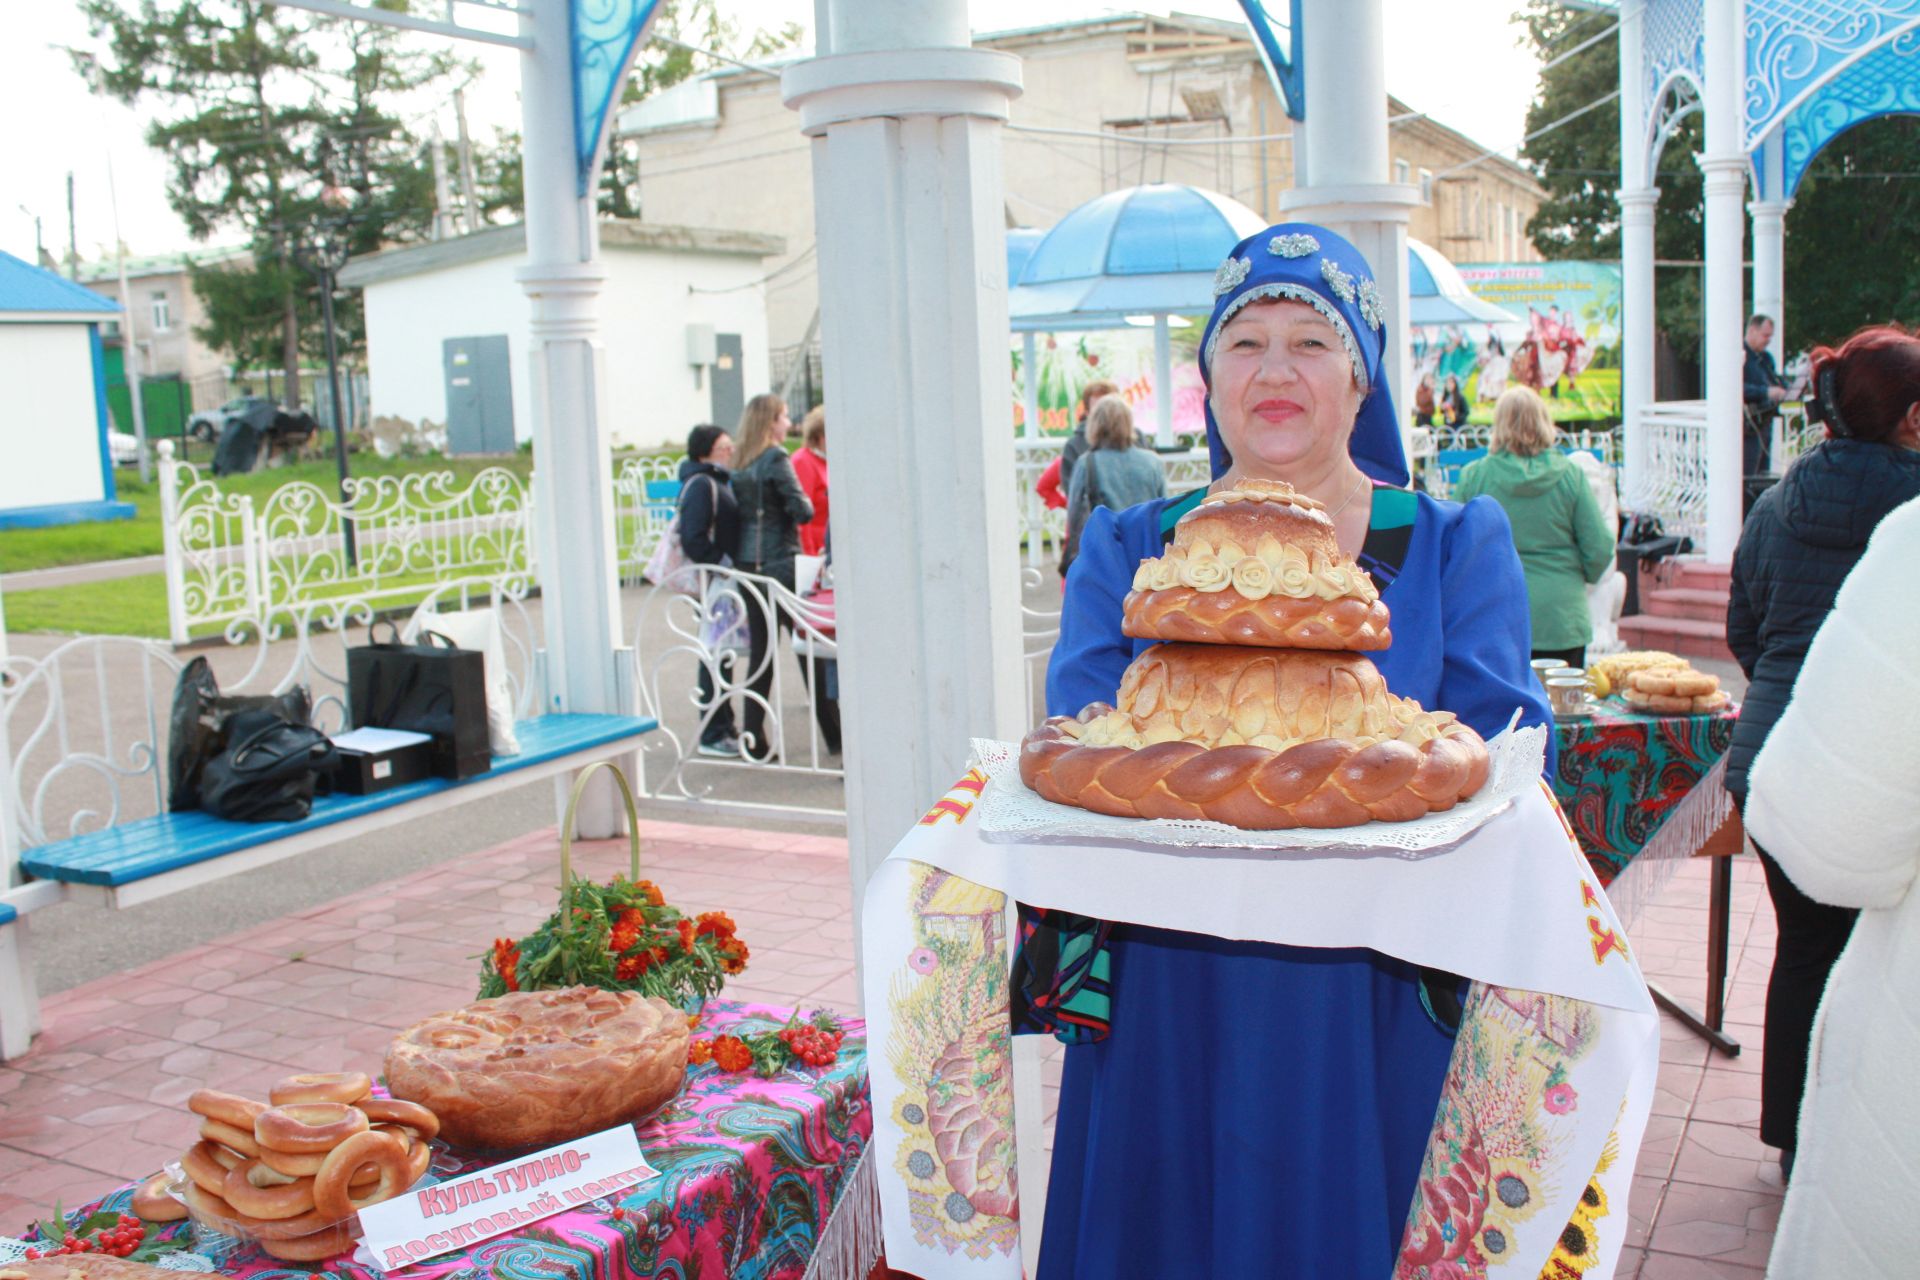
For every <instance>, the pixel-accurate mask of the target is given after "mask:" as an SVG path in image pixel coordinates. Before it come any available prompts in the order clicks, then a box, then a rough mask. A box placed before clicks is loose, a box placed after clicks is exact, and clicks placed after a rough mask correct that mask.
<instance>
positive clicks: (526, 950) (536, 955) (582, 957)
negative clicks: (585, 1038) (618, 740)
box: [480, 760, 748, 1013]
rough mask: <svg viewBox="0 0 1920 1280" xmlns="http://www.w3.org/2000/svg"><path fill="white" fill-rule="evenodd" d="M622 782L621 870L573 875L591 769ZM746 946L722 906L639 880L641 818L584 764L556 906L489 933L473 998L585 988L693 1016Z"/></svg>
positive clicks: (569, 818) (740, 963) (737, 967)
mask: <svg viewBox="0 0 1920 1280" xmlns="http://www.w3.org/2000/svg"><path fill="white" fill-rule="evenodd" d="M597 769H606V770H607V771H609V772H610V773H612V774H613V777H614V781H615V782H617V783H619V786H620V796H621V799H622V800H623V801H624V802H625V803H626V807H627V831H628V857H629V866H628V874H626V875H622V876H616V877H614V879H613V880H612V881H611V882H609V883H607V884H595V883H593V882H592V881H590V880H584V879H581V878H580V877H578V876H576V875H574V873H573V826H574V817H575V815H576V813H577V811H578V809H579V807H580V795H581V792H582V791H583V789H584V788H585V786H586V781H587V779H588V778H589V777H591V776H592V775H593V773H594V771H595V770H597ZM747 956H748V951H747V944H746V943H744V942H742V941H741V940H740V938H739V936H738V935H737V934H736V933H735V932H734V924H733V920H732V919H731V918H730V917H729V916H728V915H727V914H726V913H725V912H722V911H707V912H703V913H701V914H700V915H697V916H691V917H689V916H688V915H686V914H685V913H684V912H682V911H680V910H679V909H678V908H677V907H674V906H672V905H671V904H669V903H668V902H667V901H666V898H665V895H663V894H662V893H661V892H660V889H659V886H657V885H655V884H654V883H653V882H652V881H650V880H643V879H641V878H640V814H639V810H638V808H637V806H636V805H635V804H634V800H633V788H632V787H631V786H630V785H629V784H628V782H627V779H626V775H625V774H623V773H621V772H620V770H619V769H617V768H615V767H614V766H613V765H612V764H611V763H609V762H607V761H604V760H603V761H600V762H598V763H596V764H594V765H592V766H590V767H589V768H587V769H585V770H583V771H582V772H581V774H580V776H579V778H577V779H576V780H575V781H574V784H573V794H572V795H571V796H570V797H569V798H568V801H567V812H566V816H565V818H563V819H562V821H561V826H560V909H559V910H558V911H556V912H554V913H553V914H552V915H551V916H549V917H547V920H546V922H545V923H544V924H542V925H541V926H540V927H539V928H538V929H535V930H534V931H533V932H532V933H530V934H528V935H527V936H526V937H524V938H519V939H512V938H496V939H495V940H494V943H493V946H492V948H491V949H490V950H488V951H487V952H486V953H484V954H483V955H482V956H481V957H480V996H481V998H482V999H485V998H487V997H489V996H498V995H505V994H506V993H507V992H509V991H545V990H551V989H554V988H559V987H574V986H589V987H600V988H603V989H605V990H608V991H633V992H637V993H638V994H640V995H643V996H659V997H660V998H661V999H663V1000H666V1001H667V1002H668V1003H670V1004H673V1005H675V1006H677V1007H679V1008H682V1009H685V1010H687V1011H688V1012H690V1013H691V1012H697V1011H698V1010H699V1009H700V1007H701V1005H703V1004H704V1003H705V1002H706V1001H707V1000H708V998H710V997H712V996H714V995H717V994H719V992H720V989H721V988H722V987H723V986H725V985H726V981H727V979H728V978H729V977H730V976H732V975H733V974H736V973H739V972H740V971H741V970H743V969H745V968H746V967H747Z"/></svg>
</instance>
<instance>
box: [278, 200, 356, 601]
mask: <svg viewBox="0 0 1920 1280" xmlns="http://www.w3.org/2000/svg"><path fill="white" fill-rule="evenodd" d="M320 203H321V204H322V205H323V206H324V207H326V208H327V209H328V210H329V211H330V212H328V213H326V214H323V215H321V216H320V217H319V218H317V219H315V221H314V223H313V226H312V229H311V231H310V233H309V235H308V237H307V239H306V240H305V241H304V242H303V243H301V244H300V246H299V247H298V248H296V249H295V250H294V256H295V258H297V259H298V260H299V262H300V265H302V266H303V267H305V268H306V269H307V270H308V271H311V272H312V273H313V275H314V278H315V279H316V280H317V281H318V282H319V285H320V324H321V327H322V328H323V329H324V330H325V331H326V343H327V399H328V405H329V408H330V411H331V416H332V418H333V460H334V465H335V466H336V467H337V468H338V470H339V473H340V506H341V517H340V533H341V538H342V540H343V543H344V545H345V550H346V556H347V568H348V569H349V570H351V569H354V568H355V567H357V565H358V555H357V551H356V548H355V546H354V541H353V518H352V517H351V516H350V515H348V514H347V512H348V510H350V507H351V504H350V502H349V495H348V492H347V479H348V474H347V422H346V420H345V419H344V418H343V417H342V416H341V413H340V403H341V401H340V347H339V336H338V334H337V333H336V331H335V329H334V323H333V291H334V287H335V284H334V282H335V279H336V277H337V276H338V275H339V272H340V268H341V267H344V266H345V265H346V264H347V253H348V250H349V249H350V248H351V244H352V242H351V240H350V237H349V232H350V229H351V226H352V217H351V216H350V214H349V212H348V210H349V208H350V206H351V204H352V196H351V194H350V193H349V192H347V190H346V189H345V188H342V187H337V186H330V187H328V188H327V189H326V190H325V191H323V192H321V193H320Z"/></svg>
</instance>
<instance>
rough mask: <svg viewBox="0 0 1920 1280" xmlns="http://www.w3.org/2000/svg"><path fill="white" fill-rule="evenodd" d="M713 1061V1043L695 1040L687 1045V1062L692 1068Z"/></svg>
mask: <svg viewBox="0 0 1920 1280" xmlns="http://www.w3.org/2000/svg"><path fill="white" fill-rule="evenodd" d="M711 1061H713V1041H711V1040H693V1041H689V1042H688V1044H687V1062H688V1063H689V1064H690V1065H692V1066H696V1067H697V1066H700V1065H701V1064H702V1063H706V1062H711Z"/></svg>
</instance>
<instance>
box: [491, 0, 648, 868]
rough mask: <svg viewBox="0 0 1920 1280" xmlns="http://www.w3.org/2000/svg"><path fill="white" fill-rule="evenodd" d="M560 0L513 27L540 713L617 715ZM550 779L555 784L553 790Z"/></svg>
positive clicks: (597, 401)
mask: <svg viewBox="0 0 1920 1280" xmlns="http://www.w3.org/2000/svg"><path fill="white" fill-rule="evenodd" d="M567 10H568V5H567V3H566V0H532V3H531V4H529V5H527V6H525V7H523V9H522V11H521V13H522V16H521V19H520V29H521V31H522V33H524V34H526V35H530V36H531V37H532V38H533V47H532V48H531V49H529V50H527V51H526V52H524V53H522V54H521V58H520V77H521V79H520V83H521V90H520V96H521V113H522V117H523V119H524V121H525V133H524V136H525V138H526V143H525V149H524V153H523V155H524V161H523V162H524V165H525V170H526V183H525V187H526V225H527V264H526V266H525V267H524V268H522V269H521V271H520V272H519V280H520V284H521V287H522V288H524V289H525V290H526V292H527V297H528V299H529V300H530V301H531V303H532V311H533V315H532V343H531V350H530V351H529V353H528V354H529V357H530V359H529V363H530V365H531V375H532V384H531V385H532V388H533V396H532V402H533V458H534V486H533V489H534V529H535V546H534V552H535V556H536V558H537V560H538V564H539V570H540V574H539V576H540V591H541V602H540V603H541V613H542V618H543V622H544V629H545V633H546V644H547V651H546V701H545V704H544V706H543V710H545V711H573V712H581V711H598V712H624V711H626V710H628V709H629V708H627V707H626V706H624V705H622V703H623V700H624V699H625V697H626V696H627V695H628V691H629V688H630V686H629V683H628V681H627V680H625V679H623V678H622V673H621V671H620V669H619V668H620V664H621V662H622V661H626V660H628V655H627V654H626V652H625V650H623V649H622V648H621V644H622V640H621V631H622V629H621V621H620V590H619V581H618V575H617V573H616V560H615V552H614V520H613V466H612V448H611V446H612V441H611V436H610V434H609V431H608V426H607V424H608V421H609V417H610V415H609V414H608V411H607V396H606V378H605V371H604V367H603V362H602V354H603V353H602V348H601V343H600V327H599V312H598V303H599V296H600V289H601V286H602V285H603V284H604V282H605V280H606V273H605V271H604V270H603V269H602V268H601V267H600V265H599V263H598V262H597V261H595V258H596V256H597V255H596V250H597V248H598V246H597V243H596V241H597V236H596V230H595V226H594V217H593V201H592V197H591V196H589V197H588V198H587V199H584V200H583V199H581V198H580V197H579V196H578V195H577V194H576V191H577V187H576V178H575V162H574V154H573V136H574V135H573V81H572V67H571V65H570V49H571V41H570V39H569V34H568V20H567ZM564 785H565V784H564V783H561V784H559V788H560V789H564ZM622 825H623V822H622V818H621V816H620V814H619V812H618V810H617V808H616V805H615V803H614V797H613V791H612V788H611V787H610V786H609V787H606V788H596V789H595V791H594V792H593V793H591V794H590V795H589V797H588V798H587V800H586V802H585V803H583V804H582V806H581V812H580V834H581V835H583V836H589V837H591V836H607V835H613V834H616V833H617V832H618V831H619V830H620V829H621V826H622Z"/></svg>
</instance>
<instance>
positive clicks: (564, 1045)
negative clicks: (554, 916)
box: [386, 987, 689, 1150]
mask: <svg viewBox="0 0 1920 1280" xmlns="http://www.w3.org/2000/svg"><path fill="white" fill-rule="evenodd" d="M688 1036H689V1032H688V1028H687V1018H686V1015H685V1014H684V1013H682V1012H681V1011H680V1010H678V1009H676V1008H674V1007H673V1006H672V1005H670V1004H668V1003H667V1002H666V1001H665V1000H662V999H660V998H659V997H657V996H641V995H637V994H635V993H634V992H631V991H603V990H600V989H599V988H596V987H566V988H563V989H560V990H557V991H515V992H509V993H508V994H506V995H503V996H495V997H493V998H492V999H488V1000H477V1001H475V1002H474V1003H472V1004H470V1005H467V1006H465V1007H464V1008H460V1009H454V1010H451V1011H449V1012H446V1013H437V1014H435V1015H433V1016H432V1017H431V1018H427V1019H425V1020H423V1021H421V1022H417V1023H415V1024H414V1025H413V1026H411V1027H408V1028H407V1029H406V1030H405V1031H402V1032H401V1033H400V1034H399V1035H397V1036H395V1037H394V1038H393V1043H392V1046H391V1047H390V1048H389V1049H388V1050H387V1069H386V1076H387V1088H388V1091H389V1092H390V1093H392V1095H393V1096H394V1097H396V1098H402V1099H405V1100H407V1101H409V1102H417V1103H420V1104H421V1105H422V1106H425V1107H426V1108H427V1109H428V1110H430V1111H432V1112H433V1114H434V1115H435V1116H436V1117H438V1119H439V1121H440V1136H441V1138H443V1139H444V1140H445V1141H447V1142H449V1143H451V1144H453V1145H454V1146H457V1147H470V1148H478V1149H482V1150H507V1149H512V1148H517V1147H538V1146H549V1145H551V1144H553V1143H556V1142H564V1141H566V1140H567V1139H569V1138H578V1137H582V1136H584V1135H587V1134H591V1133H598V1132H600V1131H601V1130H602V1129H607V1128H611V1127H613V1126H614V1125H616V1124H621V1123H624V1122H627V1121H631V1120H635V1119H638V1118H640V1117H642V1116H645V1115H647V1114H649V1113H651V1112H653V1111H654V1110H656V1109H657V1108H659V1107H660V1106H661V1105H662V1104H664V1103H666V1102H667V1101H669V1100H670V1099H672V1098H673V1096H674V1095H675V1094H677V1093H679V1092H680V1086H681V1084H682V1082H683V1081H684V1079H685V1077H686V1070H687V1040H688Z"/></svg>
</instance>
